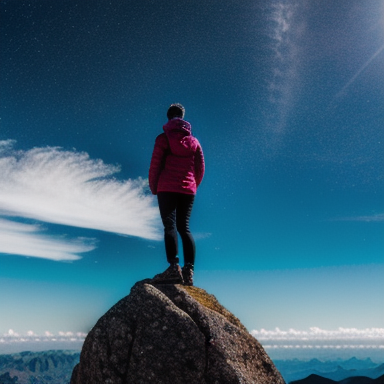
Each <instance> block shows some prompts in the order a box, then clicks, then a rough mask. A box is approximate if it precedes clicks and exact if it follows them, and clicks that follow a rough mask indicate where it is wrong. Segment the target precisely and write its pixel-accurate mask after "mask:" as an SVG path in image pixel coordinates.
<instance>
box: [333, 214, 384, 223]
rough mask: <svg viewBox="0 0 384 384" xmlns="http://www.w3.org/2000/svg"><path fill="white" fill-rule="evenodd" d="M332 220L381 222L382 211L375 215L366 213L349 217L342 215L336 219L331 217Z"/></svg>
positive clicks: (383, 216)
mask: <svg viewBox="0 0 384 384" xmlns="http://www.w3.org/2000/svg"><path fill="white" fill-rule="evenodd" d="M333 221H361V222H366V223H371V222H383V221H384V213H378V214H375V215H366V216H351V217H342V218H338V219H333Z"/></svg>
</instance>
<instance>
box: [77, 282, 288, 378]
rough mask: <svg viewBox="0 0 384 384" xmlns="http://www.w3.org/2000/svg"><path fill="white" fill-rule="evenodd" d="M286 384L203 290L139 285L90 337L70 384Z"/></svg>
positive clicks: (244, 332) (259, 349)
mask: <svg viewBox="0 0 384 384" xmlns="http://www.w3.org/2000/svg"><path fill="white" fill-rule="evenodd" d="M251 383H252V384H283V383H284V380H283V378H282V377H281V375H280V373H279V372H278V371H277V369H276V368H275V366H274V364H273V363H272V361H271V360H270V358H269V357H268V355H267V354H266V352H265V351H264V349H263V348H262V346H261V345H260V344H259V342H258V341H257V340H256V339H255V338H254V337H253V336H251V335H250V334H249V333H248V331H247V330H246V328H245V327H244V326H243V325H242V324H241V323H240V321H239V320H238V319H237V318H236V317H235V316H234V315H233V314H232V313H230V312H229V311H227V310H226V309H225V308H224V307H223V306H222V305H220V303H219V302H218V301H217V300H216V298H215V297H214V296H212V295H209V294H208V293H207V292H206V291H204V290H203V289H200V288H197V287H185V286H181V285H172V284H168V285H151V283H150V280H143V281H141V282H138V283H136V284H135V285H134V287H133V288H132V290H131V293H130V294H129V296H127V297H125V298H124V299H122V300H120V301H119V302H118V303H117V304H116V305H114V306H113V307H112V308H111V309H110V310H109V311H108V312H107V313H106V314H105V315H104V316H103V317H101V318H100V320H99V321H98V322H97V324H96V325H95V326H94V328H93V329H92V330H91V332H90V333H89V334H88V336H87V338H86V340H85V342H84V346H83V349H82V352H81V355H80V363H79V364H78V365H77V366H76V367H75V369H74V371H73V374H72V378H71V384H251Z"/></svg>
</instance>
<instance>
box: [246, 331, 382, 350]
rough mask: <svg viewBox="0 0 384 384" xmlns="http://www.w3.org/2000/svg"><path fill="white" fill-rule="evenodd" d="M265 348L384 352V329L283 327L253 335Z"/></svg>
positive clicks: (252, 333) (256, 332)
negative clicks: (304, 329)
mask: <svg viewBox="0 0 384 384" xmlns="http://www.w3.org/2000/svg"><path fill="white" fill-rule="evenodd" d="M250 333H251V335H252V336H254V337H255V338H256V339H257V340H258V341H259V342H260V343H262V344H263V346H264V347H265V348H270V349H276V348H277V349H280V348H281V349H331V348H336V349H384V344H383V342H384V328H366V329H357V328H342V327H340V328H338V329H336V330H324V329H321V328H318V327H311V328H310V329H309V331H300V330H295V329H289V330H288V331H283V330H281V329H279V328H276V329H274V330H271V331H268V330H265V329H261V330H253V331H251V332H250Z"/></svg>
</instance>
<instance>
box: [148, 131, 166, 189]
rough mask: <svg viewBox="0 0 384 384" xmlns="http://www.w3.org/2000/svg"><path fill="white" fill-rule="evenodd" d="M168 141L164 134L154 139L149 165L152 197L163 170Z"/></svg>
mask: <svg viewBox="0 0 384 384" xmlns="http://www.w3.org/2000/svg"><path fill="white" fill-rule="evenodd" d="M167 150H168V140H167V138H166V137H165V134H164V133H162V134H161V135H159V136H157V137H156V141H155V147H154V148H153V153H152V158H151V165H150V166H149V176H148V181H149V188H150V189H151V192H152V194H153V195H156V194H157V184H158V182H159V177H160V173H161V171H162V169H163V168H164V162H165V157H166V156H167Z"/></svg>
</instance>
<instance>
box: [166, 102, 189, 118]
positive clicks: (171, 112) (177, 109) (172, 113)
mask: <svg viewBox="0 0 384 384" xmlns="http://www.w3.org/2000/svg"><path fill="white" fill-rule="evenodd" d="M184 115H185V108H184V107H183V106H182V105H181V104H178V103H176V104H171V106H170V107H169V108H168V111H167V117H168V120H171V119H173V118H174V117H180V119H182V118H184Z"/></svg>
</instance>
